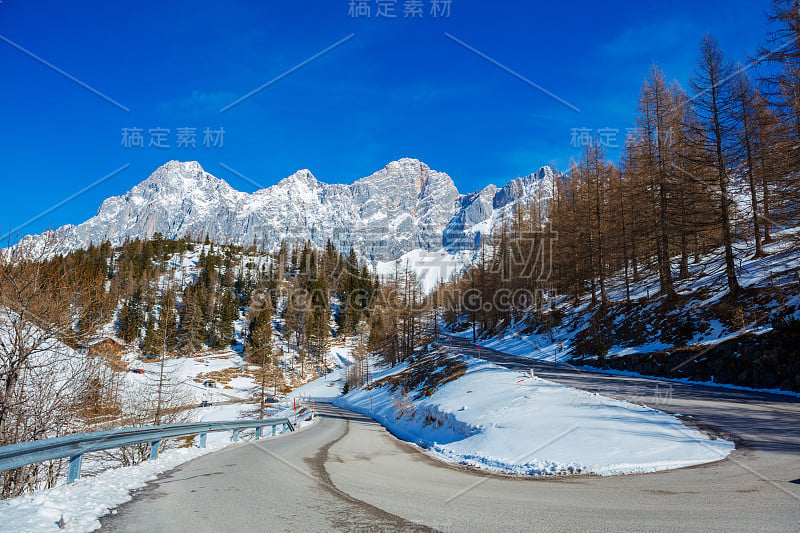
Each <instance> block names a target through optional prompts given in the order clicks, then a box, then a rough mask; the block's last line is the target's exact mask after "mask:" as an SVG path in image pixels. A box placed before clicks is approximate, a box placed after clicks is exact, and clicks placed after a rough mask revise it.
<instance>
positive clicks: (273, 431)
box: [272, 424, 278, 437]
mask: <svg viewBox="0 0 800 533" xmlns="http://www.w3.org/2000/svg"><path fill="white" fill-rule="evenodd" d="M277 434H278V425H277V424H272V436H273V437H274V436H275V435H277Z"/></svg>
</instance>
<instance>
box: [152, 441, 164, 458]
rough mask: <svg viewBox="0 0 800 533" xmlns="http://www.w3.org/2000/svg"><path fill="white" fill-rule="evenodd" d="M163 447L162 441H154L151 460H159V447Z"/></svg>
mask: <svg viewBox="0 0 800 533" xmlns="http://www.w3.org/2000/svg"><path fill="white" fill-rule="evenodd" d="M159 446H161V439H158V440H154V441H153V442H151V443H150V460H151V461H155V460H156V459H158V447H159Z"/></svg>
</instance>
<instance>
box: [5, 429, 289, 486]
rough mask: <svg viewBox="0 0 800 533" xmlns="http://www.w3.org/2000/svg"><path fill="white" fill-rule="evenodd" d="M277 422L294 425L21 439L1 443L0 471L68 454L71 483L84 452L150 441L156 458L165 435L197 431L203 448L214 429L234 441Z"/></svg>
mask: <svg viewBox="0 0 800 533" xmlns="http://www.w3.org/2000/svg"><path fill="white" fill-rule="evenodd" d="M278 426H286V427H287V428H288V429H289V431H294V425H293V424H292V422H291V421H290V420H289V419H288V418H268V419H262V420H235V421H231V422H200V423H194V424H176V425H169V426H150V427H141V428H125V429H112V430H109V431H97V432H94V433H76V434H74V435H67V436H65V437H56V438H53V439H43V440H37V441H32V442H20V443H18V444H12V445H10V446H0V472H4V471H6V470H14V469H15V468H20V467H23V466H25V465H30V464H34V463H41V462H44V461H51V460H55V459H63V458H65V457H69V471H68V472H67V483H72V482H73V481H75V480H76V479H78V478H79V477H80V476H81V464H82V462H83V454H85V453H89V452H98V451H103V450H110V449H112V448H119V447H122V446H131V445H135V444H148V443H149V444H150V459H151V460H155V459H158V448H159V446H161V441H162V440H164V439H169V438H176V437H188V436H190V435H191V436H194V435H200V447H201V448H205V447H206V438H207V437H208V434H209V433H212V432H215V431H231V432H233V441H234V442H236V441H238V440H239V431H241V430H243V429H249V428H255V429H256V439H260V438H261V436H262V432H263V428H265V427H272V434H273V435H275V434H276V428H277V427H278Z"/></svg>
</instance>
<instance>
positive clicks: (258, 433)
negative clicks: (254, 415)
mask: <svg viewBox="0 0 800 533" xmlns="http://www.w3.org/2000/svg"><path fill="white" fill-rule="evenodd" d="M260 438H261V426H258V427H257V428H256V440H258V439H260Z"/></svg>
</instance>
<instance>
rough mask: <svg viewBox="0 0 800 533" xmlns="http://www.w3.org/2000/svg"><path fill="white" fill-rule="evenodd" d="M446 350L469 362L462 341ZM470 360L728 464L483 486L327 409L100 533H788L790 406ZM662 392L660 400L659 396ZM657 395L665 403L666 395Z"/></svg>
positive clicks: (173, 483)
mask: <svg viewBox="0 0 800 533" xmlns="http://www.w3.org/2000/svg"><path fill="white" fill-rule="evenodd" d="M453 342H454V346H453V348H454V349H455V350H458V351H462V352H468V353H470V354H473V355H478V353H477V350H478V349H477V348H475V347H473V346H471V345H469V344H468V343H466V341H460V340H454V341H453ZM480 355H481V356H482V357H484V358H486V359H490V360H493V361H495V362H498V363H500V364H503V365H505V366H509V367H511V368H519V369H521V370H527V369H529V368H531V367H532V366H533V367H534V368H535V371H536V372H537V374H538V375H539V376H541V377H545V378H547V379H553V380H555V381H559V382H562V383H566V384H569V385H572V386H576V387H580V388H583V389H586V390H590V391H595V392H597V391H600V392H603V393H604V394H607V395H609V396H615V397H619V398H626V399H629V400H633V401H639V402H640V403H646V404H649V405H653V404H657V407H659V408H660V409H662V410H666V411H669V412H675V413H681V414H684V415H691V416H692V419H691V420H693V421H694V423H696V424H697V425H699V426H701V427H713V428H718V429H719V430H721V431H722V432H724V433H727V434H730V435H731V436H732V437H733V438H735V439H736V440H737V442H738V449H737V450H736V451H735V452H734V453H733V454H732V455H731V456H730V458H729V459H726V460H725V461H721V462H718V463H714V464H710V465H705V466H698V467H692V468H686V469H680V470H673V471H669V472H660V473H655V474H644V475H632V476H620V477H606V478H603V477H594V476H577V477H566V478H550V479H523V478H515V477H505V476H496V475H485V474H481V473H477V472H474V471H471V470H467V469H463V468H459V467H454V466H450V465H447V464H444V463H441V462H439V461H437V460H435V459H432V458H430V457H429V456H428V455H426V454H425V453H424V452H422V451H420V450H419V449H417V448H415V447H413V446H411V445H409V444H407V443H404V442H402V441H399V440H398V439H396V438H394V437H393V436H392V435H390V434H389V433H388V432H387V431H386V430H385V429H384V428H383V427H382V426H380V425H378V424H377V423H375V422H374V421H372V420H370V419H369V418H367V417H364V416H361V415H357V414H353V413H350V412H347V411H343V410H341V409H337V408H335V407H332V406H323V407H322V408H321V410H320V415H321V416H320V417H319V419H318V422H317V423H316V424H315V425H313V426H311V427H309V428H307V429H304V430H301V431H298V432H297V433H295V434H292V435H290V436H287V437H279V438H275V439H269V440H262V441H258V442H250V443H240V444H237V445H233V446H231V447H229V448H226V449H225V450H223V451H220V452H218V453H214V454H210V455H207V456H203V457H200V458H198V459H196V460H194V461H191V462H189V463H187V464H185V465H182V466H180V467H178V468H177V469H175V470H174V471H172V472H169V473H167V474H165V475H164V476H162V477H161V478H160V479H159V480H158V481H156V482H153V483H152V484H150V486H149V487H148V488H146V489H143V490H142V491H139V492H138V493H137V494H136V495H135V498H134V500H133V501H132V502H129V503H128V504H126V505H123V506H122V507H120V508H119V509H118V512H117V514H116V515H113V516H109V517H106V518H104V519H103V520H102V524H103V529H104V530H108V531H124V532H129V531H143V532H144V531H147V532H151V531H159V532H171V531H176V532H177V531H191V532H206V531H208V532H212V531H213V532H218V531H236V532H240V531H241V532H246V531H353V530H363V531H398V530H404V531H405V530H408V531H414V530H442V531H645V530H646V531H676V530H684V531H737V532H738V531H798V530H800V528H799V526H798V524H800V402H798V400H797V399H796V398H790V397H782V396H776V395H769V394H759V393H751V392H741V391H733V390H729V389H721V388H710V387H702V386H695V385H683V384H673V385H672V390H671V396H670V394H669V392H668V391H669V385H668V384H665V383H664V382H660V381H654V380H649V379H646V378H628V377H617V376H608V375H604V374H595V373H590V372H584V371H579V370H575V369H570V368H567V367H558V366H554V365H550V364H542V363H532V362H531V361H528V360H520V359H519V358H515V357H512V356H507V355H504V354H500V353H497V352H492V351H488V350H485V349H480ZM657 387H658V388H657ZM665 391H666V392H665Z"/></svg>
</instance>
